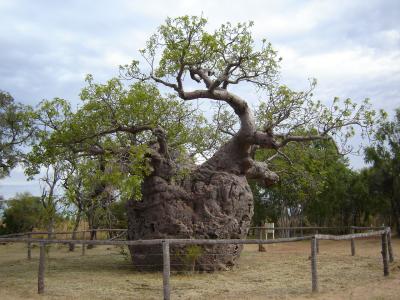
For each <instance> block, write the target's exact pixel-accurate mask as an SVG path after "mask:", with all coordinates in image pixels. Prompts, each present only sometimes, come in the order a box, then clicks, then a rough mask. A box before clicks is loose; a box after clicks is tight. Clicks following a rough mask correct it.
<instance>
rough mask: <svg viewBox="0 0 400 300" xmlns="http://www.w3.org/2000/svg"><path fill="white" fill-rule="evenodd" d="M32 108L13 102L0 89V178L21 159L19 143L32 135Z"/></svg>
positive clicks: (26, 141) (22, 142)
mask: <svg viewBox="0 0 400 300" xmlns="http://www.w3.org/2000/svg"><path fill="white" fill-rule="evenodd" d="M32 121H33V118H32V109H31V107H29V106H24V105H22V104H18V103H15V102H14V98H13V97H12V96H11V95H10V94H9V93H7V92H4V91H1V90H0V178H2V177H4V176H7V175H8V174H9V173H10V170H11V169H12V168H14V167H15V166H16V164H17V163H18V162H19V161H20V160H21V156H22V151H21V147H20V146H21V145H23V144H27V143H28V142H29V141H30V138H32V137H33V135H34V129H33V128H32Z"/></svg>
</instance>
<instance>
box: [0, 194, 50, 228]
mask: <svg viewBox="0 0 400 300" xmlns="http://www.w3.org/2000/svg"><path fill="white" fill-rule="evenodd" d="M44 217H45V212H44V209H43V207H42V205H41V203H40V198H39V197H34V196H32V195H30V194H19V195H17V196H16V197H15V198H14V199H11V200H9V201H7V208H6V209H5V210H4V214H3V224H4V225H5V227H4V228H2V231H3V232H2V233H3V234H6V233H18V232H26V231H31V230H32V229H33V228H37V227H41V226H42V225H43V219H44Z"/></svg>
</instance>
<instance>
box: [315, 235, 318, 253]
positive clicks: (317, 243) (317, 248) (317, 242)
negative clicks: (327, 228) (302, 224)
mask: <svg viewBox="0 0 400 300" xmlns="http://www.w3.org/2000/svg"><path fill="white" fill-rule="evenodd" d="M315 234H318V229H317V230H315ZM316 247H317V254H319V239H317V245H316Z"/></svg>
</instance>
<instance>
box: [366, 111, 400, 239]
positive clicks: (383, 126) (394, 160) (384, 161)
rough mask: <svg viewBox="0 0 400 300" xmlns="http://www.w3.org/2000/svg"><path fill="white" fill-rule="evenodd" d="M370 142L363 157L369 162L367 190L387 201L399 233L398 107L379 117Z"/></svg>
mask: <svg viewBox="0 0 400 300" xmlns="http://www.w3.org/2000/svg"><path fill="white" fill-rule="evenodd" d="M375 138H376V141H375V143H374V145H373V146H371V147H368V148H367V149H366V150H365V160H366V161H367V162H370V163H372V168H371V170H370V174H369V175H370V188H371V193H372V194H373V195H374V196H375V197H376V198H378V199H380V202H381V204H382V206H384V203H390V210H391V216H392V218H393V223H394V224H395V225H396V227H397V233H398V234H400V109H399V108H398V109H397V110H396V111H395V117H394V119H393V121H388V120H386V119H383V120H382V121H381V122H380V124H379V129H378V131H377V133H376V135H375Z"/></svg>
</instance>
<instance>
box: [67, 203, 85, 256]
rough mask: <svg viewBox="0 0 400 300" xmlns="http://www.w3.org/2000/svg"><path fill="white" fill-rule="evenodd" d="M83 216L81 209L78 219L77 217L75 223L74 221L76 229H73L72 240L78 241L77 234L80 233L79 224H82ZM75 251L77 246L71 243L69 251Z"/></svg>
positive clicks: (77, 215) (78, 212)
mask: <svg viewBox="0 0 400 300" xmlns="http://www.w3.org/2000/svg"><path fill="white" fill-rule="evenodd" d="M81 214H82V210H81V209H80V208H79V209H78V211H77V213H76V217H75V221H74V228H73V229H72V236H71V239H72V240H76V232H77V231H78V227H79V223H80V222H81ZM74 250H75V244H73V243H70V244H69V251H74Z"/></svg>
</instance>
